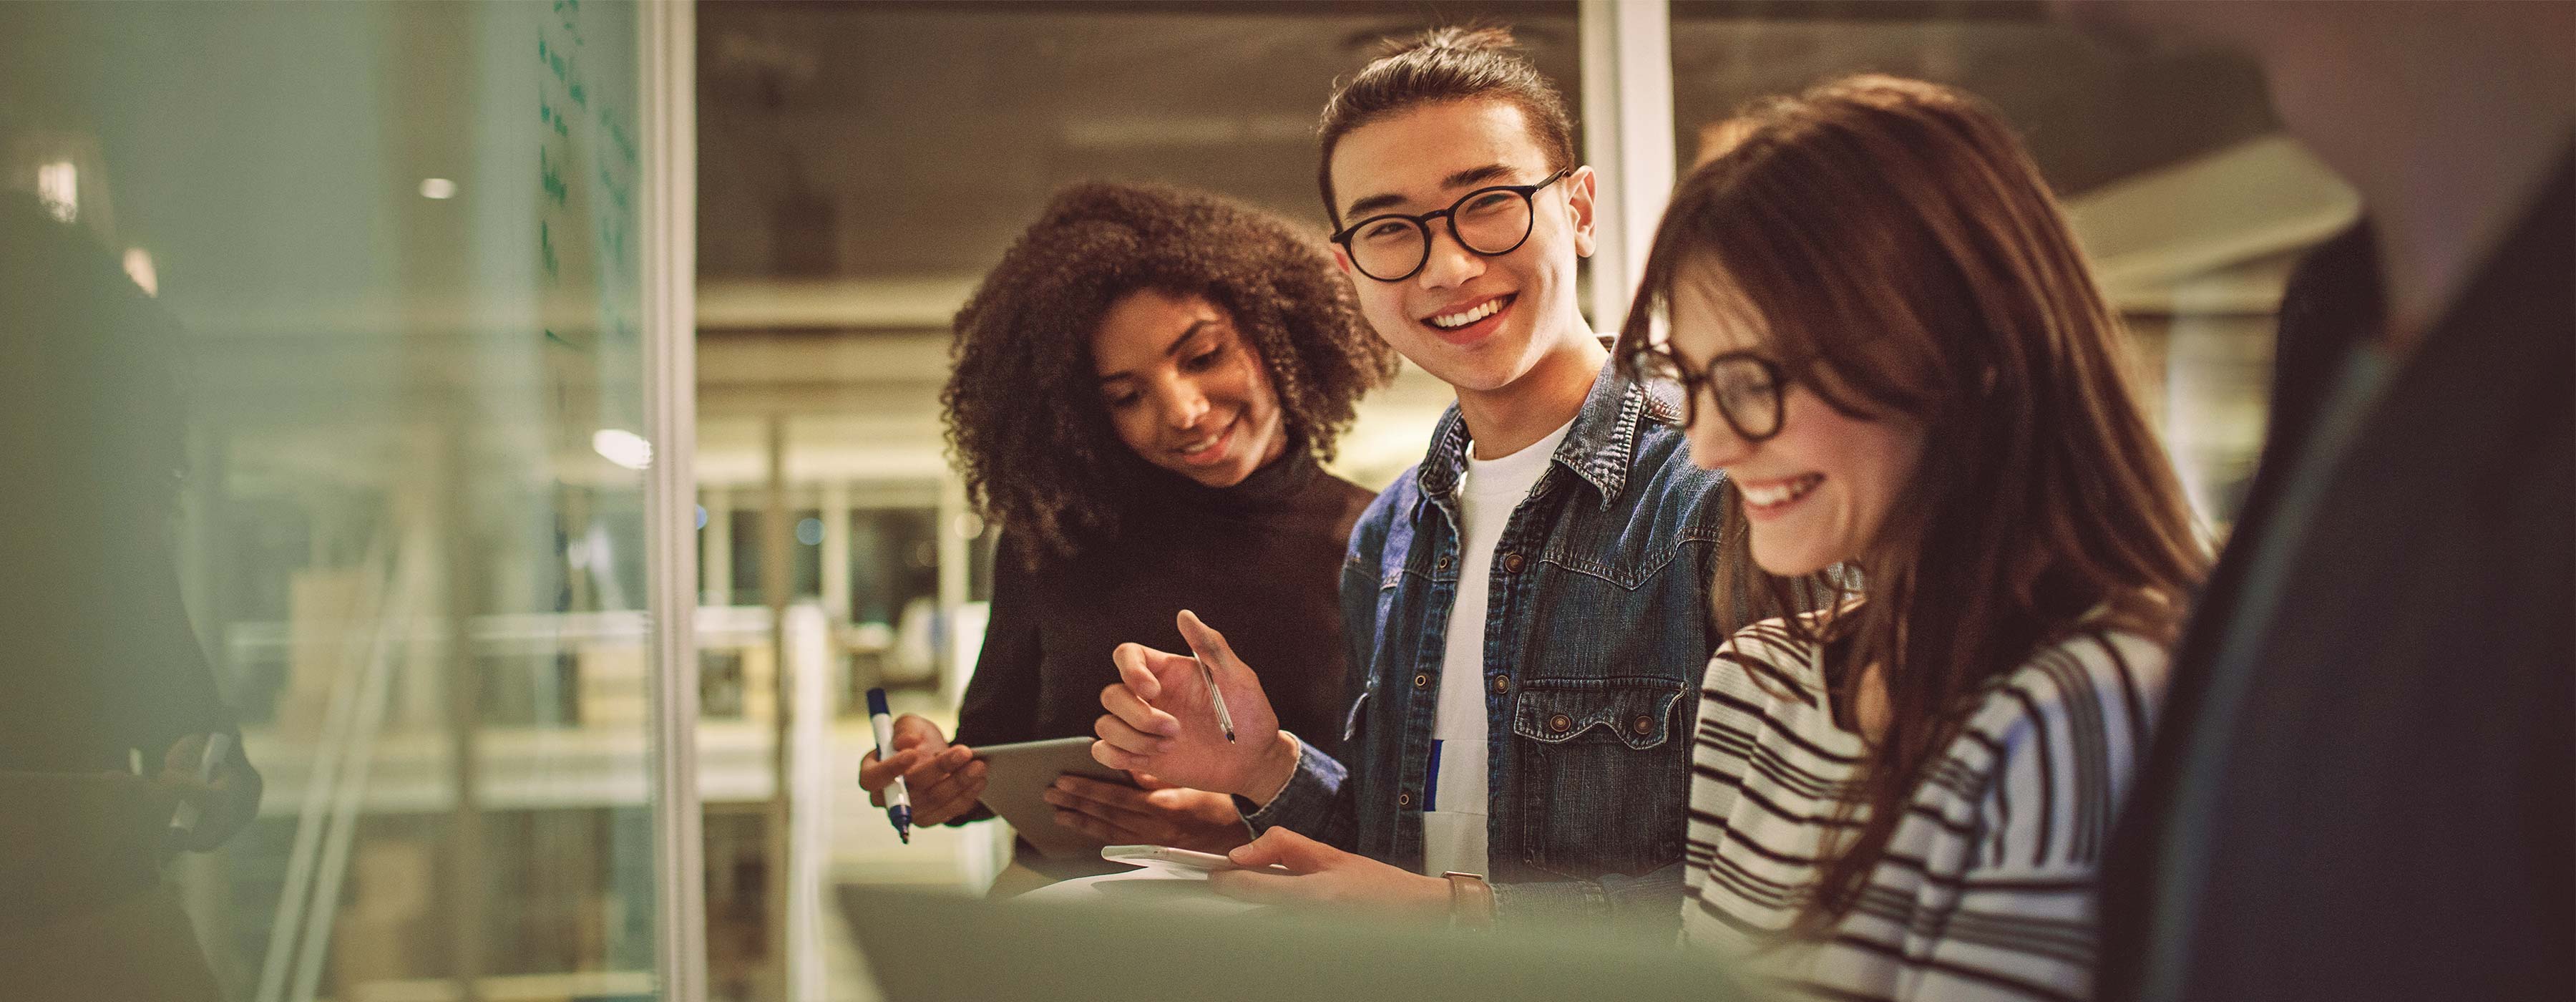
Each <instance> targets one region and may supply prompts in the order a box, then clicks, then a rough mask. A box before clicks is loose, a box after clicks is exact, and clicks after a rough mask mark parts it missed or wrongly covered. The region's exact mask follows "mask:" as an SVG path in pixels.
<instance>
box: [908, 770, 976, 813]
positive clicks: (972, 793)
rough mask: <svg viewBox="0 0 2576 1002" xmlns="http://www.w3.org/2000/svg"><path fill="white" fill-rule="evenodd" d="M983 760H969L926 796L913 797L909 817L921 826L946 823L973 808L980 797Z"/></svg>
mask: <svg viewBox="0 0 2576 1002" xmlns="http://www.w3.org/2000/svg"><path fill="white" fill-rule="evenodd" d="M989 768H990V766H988V765H987V764H986V763H983V762H980V761H978V762H969V763H967V765H966V766H965V768H962V769H959V770H957V771H956V772H954V773H951V774H950V775H949V779H948V780H947V781H946V782H943V783H941V784H939V785H938V786H937V787H936V788H934V789H932V790H931V791H930V794H929V796H927V797H915V798H914V799H913V811H912V820H913V823H914V824H916V825H919V826H922V827H929V826H931V825H938V824H946V823H947V822H948V821H949V820H950V819H953V818H955V817H957V816H959V815H962V814H965V813H966V812H968V811H971V810H974V809H975V804H976V803H977V802H978V801H981V800H982V799H983V798H984V787H985V783H986V772H987V770H988V769H989Z"/></svg>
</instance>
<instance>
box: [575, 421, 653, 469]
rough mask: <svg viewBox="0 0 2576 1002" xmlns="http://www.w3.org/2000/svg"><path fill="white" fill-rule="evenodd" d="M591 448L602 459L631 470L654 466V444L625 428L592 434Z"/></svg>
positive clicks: (605, 429) (604, 429) (604, 430)
mask: <svg viewBox="0 0 2576 1002" xmlns="http://www.w3.org/2000/svg"><path fill="white" fill-rule="evenodd" d="M590 448H591V451H594V452H597V453H599V455H600V457H601V458H603V459H606V460H608V461H609V462H612V463H615V464H617V465H619V466H623V467H625V468H627V469H630V470H641V469H644V468H646V467H649V466H651V465H653V443H651V442H647V441H645V440H644V436H642V435H638V434H636V433H634V432H631V431H627V430H625V429H623V428H602V429H600V430H598V431H596V432H593V433H591V436H590Z"/></svg>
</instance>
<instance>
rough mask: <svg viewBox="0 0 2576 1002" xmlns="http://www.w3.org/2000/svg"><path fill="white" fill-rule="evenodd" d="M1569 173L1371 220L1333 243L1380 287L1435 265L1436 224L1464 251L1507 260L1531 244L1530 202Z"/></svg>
mask: <svg viewBox="0 0 2576 1002" xmlns="http://www.w3.org/2000/svg"><path fill="white" fill-rule="evenodd" d="M1571 173H1574V169H1573V168H1571V167H1568V168H1566V169H1564V170H1561V171H1557V172H1556V173H1554V174H1550V175H1548V176H1547V180H1544V181H1540V182H1538V183H1536V184H1498V185H1494V186H1492V187H1489V188H1478V189H1476V190H1474V191H1471V192H1468V193H1467V194H1466V196H1465V197H1463V198H1460V199H1459V200H1458V201H1456V202H1455V203H1452V204H1451V205H1450V206H1449V207H1448V208H1446V209H1442V210H1440V211H1438V212H1425V213H1423V214H1421V215H1419V216H1408V215H1405V214H1403V213H1399V212H1390V213H1384V214H1381V215H1375V216H1370V217H1368V218H1367V219H1363V220H1360V221H1359V222H1356V223H1352V224H1351V225H1349V226H1347V227H1344V228H1343V229H1342V231H1341V232H1339V233H1335V234H1333V242H1334V243H1337V244H1340V245H1342V250H1344V251H1345V252H1347V253H1349V254H1350V256H1351V266H1352V267H1354V268H1357V269H1359V272H1360V274H1363V275H1366V276H1368V277H1370V278H1374V279H1377V280H1378V281H1381V282H1401V281H1404V280H1405V279H1408V278H1412V277H1413V276H1414V274H1415V273H1417V272H1420V271H1421V270H1422V266H1423V265H1425V264H1429V263H1430V262H1431V221H1432V220H1434V219H1438V220H1440V221H1442V222H1443V223H1446V224H1447V225H1448V227H1449V236H1450V237H1451V238H1452V239H1455V240H1457V241H1458V246H1460V247H1464V248H1467V249H1468V250H1470V251H1474V252H1475V253H1477V254H1481V255H1483V256H1485V257H1493V256H1495V255H1498V254H1509V253H1511V252H1513V251H1515V250H1518V249H1520V246H1521V244H1522V243H1523V242H1524V241H1527V240H1528V239H1529V235H1530V228H1531V225H1532V224H1533V223H1534V222H1535V221H1536V219H1537V218H1538V214H1537V213H1536V212H1535V211H1534V210H1532V209H1531V208H1530V196H1532V195H1536V194H1538V190H1539V189H1541V188H1545V187H1547V186H1548V185H1551V184H1555V183H1556V182H1557V181H1559V180H1561V179H1563V178H1564V177H1565V176H1566V175H1567V174H1571Z"/></svg>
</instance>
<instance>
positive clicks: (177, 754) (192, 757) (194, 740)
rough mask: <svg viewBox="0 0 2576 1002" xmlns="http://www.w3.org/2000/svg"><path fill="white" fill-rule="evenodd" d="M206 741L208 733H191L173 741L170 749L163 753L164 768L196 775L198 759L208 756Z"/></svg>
mask: <svg viewBox="0 0 2576 1002" xmlns="http://www.w3.org/2000/svg"><path fill="white" fill-rule="evenodd" d="M206 741H207V737H206V735H203V734H191V735H188V736H187V737H183V738H180V739H179V740H177V741H173V742H171V743H170V749H169V750H168V751H166V752H164V753H162V755H161V768H162V770H163V771H165V772H177V773H185V774H187V775H190V776H194V775H196V774H197V763H198V761H199V760H201V759H203V758H205V757H206Z"/></svg>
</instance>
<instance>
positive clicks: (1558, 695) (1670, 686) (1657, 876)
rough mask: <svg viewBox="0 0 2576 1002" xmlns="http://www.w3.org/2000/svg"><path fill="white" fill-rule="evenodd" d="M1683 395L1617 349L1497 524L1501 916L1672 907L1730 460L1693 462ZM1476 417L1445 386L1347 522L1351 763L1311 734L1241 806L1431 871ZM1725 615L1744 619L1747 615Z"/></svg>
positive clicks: (1490, 690)
mask: <svg viewBox="0 0 2576 1002" xmlns="http://www.w3.org/2000/svg"><path fill="white" fill-rule="evenodd" d="M1678 418H1679V412H1678V409H1677V407H1676V406H1675V405H1674V403H1673V402H1671V401H1670V400H1667V399H1664V398H1663V397H1661V396H1659V395H1657V394H1650V393H1648V392H1646V390H1645V388H1644V387H1642V386H1638V385H1636V384H1633V383H1631V382H1629V381H1628V380H1627V379H1626V378H1625V377H1623V376H1622V375H1620V374H1619V372H1618V370H1617V366H1616V365H1615V364H1613V365H1611V366H1607V367H1605V368H1604V370H1603V372H1602V374H1601V376H1600V377H1599V378H1598V379H1596V380H1595V381H1594V383H1593V386H1592V391H1591V393H1590V394H1589V395H1588V396H1587V397H1586V398H1585V399H1584V402H1583V409H1582V411H1581V412H1580V413H1579V414H1577V415H1576V416H1575V419H1574V426H1573V427H1572V428H1571V429H1570V430H1569V431H1568V432H1567V434H1566V436H1565V440H1564V442H1563V444H1561V445H1559V446H1558V447H1557V450H1556V453H1555V455H1554V458H1553V461H1552V462H1551V463H1549V465H1548V469H1547V471H1546V472H1545V473H1543V474H1541V476H1540V477H1539V481H1538V484H1537V486H1535V487H1533V488H1532V489H1531V490H1530V494H1529V496H1528V497H1527V498H1526V499H1524V500H1523V501H1522V502H1521V503H1520V505H1519V506H1518V507H1517V508H1515V509H1514V510H1513V512H1512V514H1511V517H1510V520H1509V521H1508V522H1507V523H1506V524H1505V526H1504V529H1503V535H1502V541H1501V543H1500V544H1499V546H1498V550H1499V551H1500V552H1498V553H1497V554H1496V555H1495V557H1494V560H1493V579H1492V581H1491V583H1490V585H1489V591H1488V599H1487V611H1486V629H1485V633H1486V636H1485V672H1484V676H1483V677H1482V678H1478V679H1472V680H1469V683H1470V684H1473V685H1476V686H1478V687H1479V688H1481V689H1483V690H1484V691H1485V714H1486V734H1487V738H1486V740H1487V749H1486V760H1487V761H1488V762H1489V763H1490V768H1491V775H1490V778H1489V780H1488V783H1489V786H1488V790H1487V792H1488V795H1489V798H1490V799H1489V803H1488V807H1487V810H1488V812H1489V813H1488V814H1487V817H1486V824H1487V836H1488V849H1487V854H1488V858H1489V861H1490V866H1491V868H1492V869H1493V871H1494V872H1492V873H1489V874H1486V876H1487V877H1488V878H1489V879H1490V880H1491V881H1492V882H1493V883H1494V885H1495V889H1496V893H1495V898H1496V907H1497V910H1498V914H1499V915H1500V916H1501V917H1502V918H1504V919H1505V920H1507V921H1511V922H1514V923H1515V924H1517V923H1519V922H1521V921H1523V920H1524V919H1526V918H1531V917H1541V916H1546V917H1554V918H1558V919H1566V920H1595V919H1605V918H1615V919H1619V920H1621V921H1620V924H1622V925H1625V924H1627V923H1628V922H1629V921H1630V920H1636V921H1641V922H1643V923H1647V924H1652V925H1657V926H1664V927H1670V926H1673V925H1674V924H1676V923H1677V922H1678V920H1679V918H1680V911H1681V894H1682V876H1681V862H1682V849H1683V838H1684V831H1685V829H1686V827H1687V820H1688V818H1687V811H1688V809H1689V799H1690V757H1691V744H1692V737H1691V728H1692V726H1693V722H1694V721H1696V720H1698V719H1699V683H1700V679H1701V676H1702V675H1703V674H1704V673H1705V671H1706V670H1707V665H1708V659H1709V654H1710V652H1711V651H1713V650H1714V649H1715V648H1716V646H1717V645H1718V644H1719V643H1721V642H1723V641H1724V640H1725V638H1726V637H1727V635H1728V634H1729V633H1731V632H1732V631H1733V629H1734V627H1735V625H1736V624H1734V623H1732V622H1717V621H1713V618H1712V614H1711V610H1710V604H1709V594H1708V582H1709V580H1710V571H1711V569H1712V563H1713V561H1714V560H1715V559H1716V558H1717V555H1718V532H1719V527H1720V524H1721V514H1722V513H1723V512H1724V511H1725V510H1726V505H1725V504H1724V501H1725V498H1724V496H1723V494H1722V493H1721V492H1724V491H1731V490H1733V489H1734V488H1733V485H1732V484H1730V483H1727V482H1726V480H1725V478H1724V475H1723V474H1721V473H1716V472H1712V471H1707V470H1702V469H1700V468H1698V467H1696V466H1693V465H1691V462H1690V457H1689V449H1688V446H1687V445H1686V444H1685V443H1684V441H1683V438H1682V432H1681V430H1680V429H1679V428H1677V427H1675V424H1676V423H1677V422H1678ZM1467 446H1468V438H1467V428H1466V424H1465V422H1464V421H1463V420H1462V419H1461V418H1460V417H1459V413H1458V409H1457V407H1456V406H1455V405H1452V406H1451V407H1450V409H1449V411H1448V413H1446V414H1444V415H1442V417H1441V419H1440V423H1439V425H1438V426H1437V427H1436V428H1435V430H1434V431H1433V433H1432V444H1431V449H1430V452H1429V453H1428V454H1427V455H1426V456H1425V457H1424V459H1423V462H1422V463H1421V464H1420V465H1418V466H1416V467H1414V468H1413V469H1411V470H1408V471H1406V473H1405V474H1404V475H1403V476H1401V477H1399V478H1397V480H1396V482H1395V484H1394V485H1393V486H1390V487H1388V488H1387V489H1386V491H1385V492H1384V493H1381V494H1379V495H1378V497H1377V500H1376V501H1375V502H1374V503H1372V504H1371V505H1370V506H1369V508H1368V510H1367V511H1366V512H1365V513H1363V514H1362V515H1361V516H1360V520H1359V524H1358V525H1356V526H1354V527H1353V528H1352V530H1351V545H1350V552H1349V555H1348V556H1347V557H1346V558H1345V559H1344V561H1343V563H1342V620H1343V624H1344V629H1345V636H1346V637H1347V638H1348V641H1349V644H1350V656H1349V662H1348V663H1349V665H1350V678H1351V684H1352V687H1353V689H1354V693H1353V698H1352V700H1351V704H1350V710H1349V716H1348V720H1347V722H1346V723H1345V725H1344V733H1343V755H1344V756H1345V758H1346V759H1347V760H1348V761H1347V763H1345V762H1341V761H1335V760H1334V759H1333V758H1331V757H1329V756H1327V755H1324V754H1323V753H1321V752H1317V751H1315V750H1313V749H1312V748H1307V749H1305V750H1304V751H1302V752H1301V753H1300V756H1299V761H1298V763H1297V770H1296V772H1295V774H1294V775H1293V776H1292V777H1291V778H1290V779H1289V781H1288V785H1287V786H1286V787H1285V788H1284V789H1282V790H1281V791H1280V793H1279V794H1278V795H1277V796H1276V797H1275V798H1273V799H1272V800H1271V802H1270V803H1269V805H1268V806H1266V807H1264V808H1263V809H1261V810H1259V811H1252V810H1250V807H1251V805H1250V804H1249V803H1245V804H1243V805H1242V806H1243V807H1244V808H1245V809H1246V820H1248V821H1250V822H1251V823H1252V825H1253V827H1254V828H1255V829H1256V830H1258V829H1264V828H1269V827H1274V826H1285V827H1288V828H1290V829H1292V830H1295V831H1297V832H1299V833H1302V834H1305V835H1307V836H1309V837H1312V838H1316V839H1318V840H1320V841H1323V842H1327V843H1330V844H1332V845H1335V846H1339V847H1341V848H1343V849H1347V850H1350V851H1353V852H1357V853H1360V854H1363V855H1366V856H1370V857H1373V858H1376V859H1379V860H1383V861H1385V862H1387V863H1390V864H1393V865H1395V866H1400V867H1404V868H1406V869H1414V870H1418V869H1419V868H1420V867H1421V865H1422V859H1423V850H1422V806H1421V799H1422V788H1423V783H1424V782H1425V779H1426V776H1427V775H1428V770H1429V766H1430V763H1429V762H1428V755H1429V752H1430V748H1431V721H1432V713H1433V709H1434V707H1435V706H1436V705H1437V703H1438V702H1439V698H1438V697H1439V689H1438V687H1439V685H1441V684H1442V679H1441V661H1442V655H1443V652H1444V651H1445V649H1446V640H1445V631H1446V629H1447V627H1448V622H1449V613H1450V605H1451V602H1452V600H1453V599H1454V597H1455V596H1456V594H1457V590H1458V572H1457V568H1458V567H1459V565H1461V564H1462V563H1464V561H1462V560H1460V559H1459V554H1458V549H1459V545H1460V541H1459V533H1458V509H1457V503H1456V501H1455V499H1454V497H1453V490H1454V488H1455V487H1456V486H1457V484H1458V481H1459V477H1460V475H1461V473H1462V472H1463V470H1464V469H1465V464H1466V449H1467ZM1733 618H1741V617H1740V615H1738V616H1736V617H1733Z"/></svg>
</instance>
